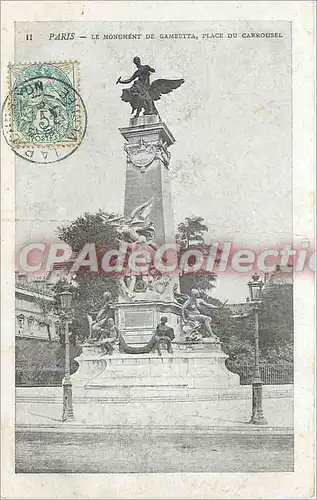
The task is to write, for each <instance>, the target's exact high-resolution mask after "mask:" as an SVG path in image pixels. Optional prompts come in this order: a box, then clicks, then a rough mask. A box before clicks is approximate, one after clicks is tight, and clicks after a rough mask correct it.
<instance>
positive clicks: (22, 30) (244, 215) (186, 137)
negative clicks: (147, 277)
mask: <svg viewBox="0 0 317 500" xmlns="http://www.w3.org/2000/svg"><path fill="white" fill-rule="evenodd" d="M233 32H237V33H238V36H237V38H234V39H233V38H228V33H233ZM251 32H257V33H261V32H270V33H281V34H282V36H281V37H278V38H275V37H274V38H242V36H241V35H242V33H251ZM26 33H32V34H33V36H32V40H31V41H28V42H26V41H25V34H26ZM50 33H53V34H54V38H53V39H51V40H49V35H50ZM58 33H75V36H74V39H73V40H56V39H55V38H56V37H55V35H57V34H58ZM115 33H140V34H142V37H141V39H139V40H110V39H109V38H108V39H103V35H104V34H108V35H109V34H115ZM146 33H153V34H154V35H155V38H154V39H145V34H146ZM171 33H193V34H195V35H196V37H197V38H194V39H193V38H190V39H172V40H171V39H165V38H160V34H171ZM204 33H208V34H209V35H211V34H213V33H223V38H218V39H216V38H211V37H209V38H208V39H207V38H203V34H204ZM96 34H99V39H98V40H93V39H92V35H96ZM79 35H82V36H87V38H78V36H79ZM136 55H138V56H139V57H140V58H141V60H142V62H143V63H144V64H149V65H150V66H152V67H154V68H155V70H156V73H155V75H154V77H153V79H152V80H154V79H155V78H184V80H185V83H184V84H183V85H182V86H181V87H180V88H179V89H177V90H176V91H174V92H172V93H171V94H169V95H167V96H163V97H162V99H161V100H160V101H159V102H158V104H157V107H158V109H159V113H160V116H161V118H162V120H163V121H164V122H165V123H166V124H167V126H168V127H169V129H170V130H171V132H172V134H173V135H174V137H175V138H176V143H175V144H174V145H173V146H172V147H171V148H170V151H171V154H172V160H171V164H170V178H171V187H172V196H173V208H174V214H175V225H177V223H179V222H180V221H182V220H183V219H184V218H185V217H188V216H192V215H200V216H202V217H204V219H205V221H206V223H207V225H208V227H209V231H208V239H210V240H211V241H214V240H220V241H230V242H233V243H235V242H236V243H237V244H240V245H241V244H243V245H244V246H245V247H246V248H247V247H249V246H250V247H259V246H263V245H267V246H268V247H271V246H275V245H278V244H279V243H280V242H282V241H290V238H291V234H292V164H291V39H290V24H289V23H287V22H267V23H264V22H234V23H231V22H230V23H229V22H226V23H223V24H222V23H221V22H210V23H207V22H206V23H205V22H200V23H188V22H186V23H184V22H183V23H180V22H175V23H170V22H169V23H142V22H140V23H119V22H118V23H113V22H112V23H105V22H102V23H101V22H100V23H96V22H94V23H92V22H86V23H46V22H41V23H16V43H15V60H16V62H36V61H45V62H49V61H51V62H54V61H73V60H77V61H79V65H80V88H79V89H77V90H79V92H80V94H81V96H82V99H83V101H84V103H85V106H86V109H87V116H88V126H87V132H86V136H85V138H84V140H83V142H82V144H81V145H80V147H79V148H78V149H77V150H76V152H75V153H74V154H72V155H71V156H70V157H68V158H67V159H65V160H63V161H61V162H58V163H53V164H48V165H45V164H33V163H29V162H27V161H24V160H22V159H20V158H16V217H17V222H16V242H17V247H20V246H21V245H23V244H24V243H26V242H28V241H34V240H41V239H43V238H52V237H54V234H56V227H57V226H58V225H60V224H63V223H65V222H67V221H71V220H73V219H75V218H76V217H78V216H79V215H81V214H82V213H84V212H96V211H97V210H99V209H103V210H105V211H111V212H112V211H114V212H119V213H120V212H122V211H123V203H124V185H125V161H126V158H125V152H124V149H123V145H124V140H123V138H122V136H121V134H120V132H119V131H118V129H119V128H120V127H124V126H127V125H128V121H129V116H130V107H129V105H128V104H126V103H124V102H122V101H121V99H120V95H121V92H122V89H123V88H126V87H124V86H120V85H116V84H115V82H116V80H117V78H118V77H119V76H121V77H122V78H127V77H129V76H131V74H132V73H133V72H134V70H135V66H134V65H133V62H132V61H133V57H134V56H136ZM246 281H247V278H245V277H236V278H233V277H232V276H221V278H219V280H218V285H217V289H216V291H215V296H217V297H219V298H221V299H226V298H229V301H231V302H232V301H240V300H242V301H243V300H245V296H246V295H247V287H246Z"/></svg>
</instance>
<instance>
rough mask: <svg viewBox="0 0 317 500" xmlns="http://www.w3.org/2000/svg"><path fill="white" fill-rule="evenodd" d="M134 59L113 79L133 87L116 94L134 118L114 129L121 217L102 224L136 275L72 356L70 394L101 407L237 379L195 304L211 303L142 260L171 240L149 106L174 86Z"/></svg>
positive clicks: (166, 155)
mask: <svg viewBox="0 0 317 500" xmlns="http://www.w3.org/2000/svg"><path fill="white" fill-rule="evenodd" d="M134 63H135V65H136V67H137V70H136V71H135V73H134V74H133V75H132V76H131V77H130V78H128V79H126V80H122V79H121V77H119V78H118V80H117V82H116V83H117V84H118V83H120V84H129V83H132V82H134V83H133V85H132V86H131V88H129V89H124V90H123V92H122V96H121V98H122V100H123V101H124V102H128V103H130V105H131V107H132V113H134V116H132V117H131V118H130V123H129V126H128V127H123V128H121V129H120V133H121V135H122V136H123V138H124V140H125V141H126V142H125V144H124V149H125V152H126V183H125V195H124V196H125V197H124V215H123V216H122V217H119V218H113V221H112V223H113V224H115V225H116V226H117V231H118V234H119V235H120V239H121V241H122V242H125V243H126V244H128V245H129V248H130V251H131V252H136V253H138V252H140V254H141V255H142V256H143V257H142V258H143V261H142V258H141V259H139V261H140V260H141V264H143V266H142V265H141V266H140V262H139V268H138V269H142V271H139V272H134V271H133V270H132V271H129V272H127V273H126V274H125V275H124V276H122V277H121V278H120V283H121V293H120V296H119V298H118V300H117V301H116V302H114V303H112V302H111V300H110V297H109V294H108V295H106V297H105V306H104V308H103V309H102V310H101V311H100V313H99V314H98V315H97V318H96V319H95V320H94V321H93V322H92V324H91V335H90V338H89V340H88V342H87V343H86V345H84V346H83V352H82V354H81V355H80V356H79V357H78V358H77V361H78V363H79V369H78V371H77V372H76V373H75V374H74V375H73V376H72V383H73V387H74V395H75V397H76V394H78V395H84V396H85V397H100V396H102V397H105V398H109V399H110V400H111V401H113V400H125V401H128V400H136V399H137V400H138V399H140V400H148V399H152V398H155V399H156V400H158V399H163V400H166V399H173V400H175V399H176V400H177V399H180V400H183V399H184V398H189V399H193V398H194V399H195V398H208V395H210V394H212V392H213V391H214V390H226V389H229V388H232V387H236V386H237V385H239V377H238V376H237V375H236V374H233V373H231V372H229V371H228V370H227V368H226V367H225V360H226V358H227V356H226V355H225V354H224V353H223V351H222V349H221V343H220V341H219V339H218V338H217V337H216V336H215V335H214V334H213V332H212V328H211V319H210V316H207V315H206V314H204V312H203V311H202V308H201V306H203V307H209V308H212V307H213V306H211V305H210V304H207V303H206V302H204V301H203V300H202V299H201V298H200V297H199V292H198V291H197V290H195V289H193V290H192V291H191V296H190V297H187V296H185V297H184V296H183V295H182V294H180V293H179V284H178V277H177V276H169V275H168V274H167V273H164V272H161V271H160V270H159V269H157V266H156V265H155V262H153V259H152V257H153V256H154V255H155V253H156V252H157V250H158V249H159V248H162V246H164V245H166V244H168V245H169V247H171V246H173V243H175V228H174V214H173V207H172V196H171V186H170V180H169V167H170V160H171V153H170V151H169V148H170V146H172V145H173V144H174V142H175V139H174V137H173V135H172V133H171V131H170V130H169V128H168V126H167V125H166V124H165V123H164V122H163V121H162V120H161V118H160V115H159V113H158V111H157V108H156V106H155V102H156V101H158V100H159V99H160V98H161V96H162V95H163V94H167V93H169V92H171V91H172V90H174V89H177V88H178V87H180V86H181V85H182V84H183V83H184V80H183V79H178V80H166V79H158V80H155V81H154V82H153V83H150V76H151V74H153V73H154V71H155V70H154V69H153V68H151V67H150V66H148V65H142V64H141V61H140V58H138V57H135V58H134ZM142 110H143V114H142V116H140V113H141V112H142ZM144 256H147V257H144Z"/></svg>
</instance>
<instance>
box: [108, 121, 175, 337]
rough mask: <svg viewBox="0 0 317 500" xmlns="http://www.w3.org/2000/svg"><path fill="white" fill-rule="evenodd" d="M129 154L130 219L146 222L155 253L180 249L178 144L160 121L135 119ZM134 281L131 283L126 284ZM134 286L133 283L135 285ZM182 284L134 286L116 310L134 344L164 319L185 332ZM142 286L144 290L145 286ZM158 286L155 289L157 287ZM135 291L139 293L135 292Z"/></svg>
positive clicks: (126, 132)
mask: <svg viewBox="0 0 317 500" xmlns="http://www.w3.org/2000/svg"><path fill="white" fill-rule="evenodd" d="M120 132H121V134H122V136H123V137H124V139H125V140H126V144H125V146H124V149H125V151H126V154H127V163H126V183H125V198H124V216H125V219H126V220H131V218H132V219H133V220H135V219H136V220H141V221H142V220H144V221H145V224H148V225H149V226H150V227H151V230H153V241H152V242H151V244H152V246H153V249H154V248H158V247H160V246H161V245H163V244H166V243H168V244H174V243H175V226H174V213H173V208H172V196H171V186H170V180H169V163H170V156H171V154H170V152H169V150H168V148H169V147H170V146H171V145H172V144H173V143H174V142H175V139H174V137H173V135H172V133H171V131H170V130H169V128H168V127H167V126H166V124H165V123H163V122H162V121H161V120H160V117H159V116H158V115H146V116H140V117H138V118H131V119H130V124H129V127H124V128H121V129H120ZM126 280H129V278H126ZM130 282H132V280H130ZM175 283H178V279H177V278H171V279H169V280H168V279H165V281H164V280H160V279H157V278H156V281H155V282H154V285H153V281H152V283H149V282H146V283H144V282H143V283H141V282H140V279H139V278H138V280H137V281H136V282H135V285H134V283H133V282H132V289H131V285H130V294H123V295H122V296H121V297H120V298H119V301H118V304H117V305H116V322H117V324H118V326H119V329H120V330H121V331H123V332H124V334H125V336H126V338H127V340H128V341H129V342H133V341H135V342H142V343H144V342H146V341H148V340H149V339H150V338H151V336H152V335H153V332H154V330H155V328H156V325H157V323H158V322H159V320H160V317H161V316H162V315H163V314H164V315H165V316H167V317H168V321H169V324H170V326H172V327H174V329H175V332H176V334H177V333H179V332H180V317H179V312H180V306H179V305H178V304H177V303H176V301H175V298H174V294H173V285H175ZM140 284H141V285H142V286H143V289H142V286H140ZM151 285H153V286H151ZM133 287H135V288H133Z"/></svg>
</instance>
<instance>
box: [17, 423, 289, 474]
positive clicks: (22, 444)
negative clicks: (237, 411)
mask: <svg viewBox="0 0 317 500" xmlns="http://www.w3.org/2000/svg"><path fill="white" fill-rule="evenodd" d="M272 471H278V472H281V471H285V472H286V471H293V438H292V436H290V435H274V436H272V435H269V434H267V435H253V436H250V435H244V434H243V433H242V434H240V435H239V434H235V435H230V437H229V436H228V435H223V434H221V433H220V434H214V435H199V436H197V435H194V436H193V435H191V434H190V432H187V433H183V434H177V433H175V434H171V433H169V434H168V435H167V436H164V434H161V435H158V434H150V433H147V434H144V433H142V432H140V433H130V432H129V433H125V432H123V433H118V432H114V431H113V430H112V431H108V432H107V431H106V432H104V433H102V434H99V433H98V434H96V433H86V434H81V433H72V434H66V433H58V432H55V433H51V432H41V433H40V434H36V433H34V432H18V433H17V436H16V472H17V473H48V472H50V473H83V472H85V473H127V472H132V473H133V472H134V473H147V472H148V473H149V472H272Z"/></svg>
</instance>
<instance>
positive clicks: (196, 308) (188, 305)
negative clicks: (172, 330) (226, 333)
mask: <svg viewBox="0 0 317 500" xmlns="http://www.w3.org/2000/svg"><path fill="white" fill-rule="evenodd" d="M202 306H203V307H205V308H208V309H219V308H218V307H217V306H214V305H212V304H209V303H208V302H206V301H205V300H203V299H202V298H201V297H200V294H199V291H198V290H197V289H196V288H192V290H191V292H190V297H189V298H188V300H187V301H186V302H184V304H183V306H182V318H183V321H184V323H185V324H186V323H188V322H192V323H196V322H197V323H198V324H201V325H202V327H203V332H202V337H210V338H212V339H213V340H215V341H219V338H218V337H217V336H216V335H215V334H214V333H213V331H212V329H211V321H212V319H211V317H210V316H207V315H206V314H203V311H202ZM195 330H196V327H195ZM195 334H196V333H195Z"/></svg>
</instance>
